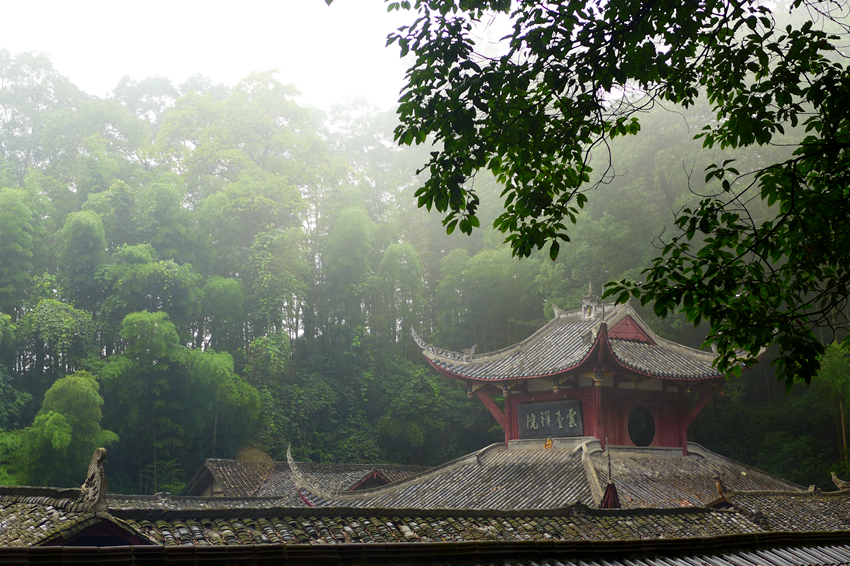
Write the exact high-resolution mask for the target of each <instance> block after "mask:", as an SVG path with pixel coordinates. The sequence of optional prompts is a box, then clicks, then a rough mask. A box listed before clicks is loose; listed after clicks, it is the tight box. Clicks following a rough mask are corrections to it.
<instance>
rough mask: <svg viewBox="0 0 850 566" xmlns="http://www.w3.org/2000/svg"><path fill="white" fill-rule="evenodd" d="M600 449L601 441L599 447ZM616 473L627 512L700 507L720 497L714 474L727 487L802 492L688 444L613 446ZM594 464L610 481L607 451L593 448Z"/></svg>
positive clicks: (601, 476) (602, 477)
mask: <svg viewBox="0 0 850 566" xmlns="http://www.w3.org/2000/svg"><path fill="white" fill-rule="evenodd" d="M594 445H595V446H598V443H594ZM609 452H610V455H611V475H612V477H613V479H614V483H615V484H616V486H617V493H618V494H619V496H620V504H621V505H622V506H623V507H624V508H638V507H657V508H667V507H686V506H690V505H694V506H701V505H705V504H707V503H709V502H711V501H714V500H715V499H717V498H718V493H717V488H716V485H715V481H714V476H715V475H719V476H720V478H721V479H722V480H723V482H724V484H725V485H726V488H727V489H738V490H792V491H801V490H802V488H801V487H800V486H798V485H796V484H793V483H791V482H788V481H785V480H783V479H781V478H778V477H776V476H772V475H770V474H767V473H765V472H761V471H759V470H756V469H755V468H751V467H749V466H745V465H743V464H739V463H737V462H735V461H733V460H729V459H728V458H724V457H722V456H719V455H717V454H714V453H712V452H710V451H708V450H706V449H705V448H703V447H701V446H699V445H698V444H694V443H692V442H689V443H688V455H687V456H682V452H681V450H680V449H672V450H671V449H663V448H627V447H610V450H609ZM590 461H591V462H593V466H594V468H595V470H596V475H597V477H598V478H599V481H600V482H601V483H602V485H606V484H607V483H608V453H605V452H602V451H599V450H592V454H591V455H590Z"/></svg>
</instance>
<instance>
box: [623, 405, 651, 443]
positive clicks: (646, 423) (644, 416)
mask: <svg viewBox="0 0 850 566" xmlns="http://www.w3.org/2000/svg"><path fill="white" fill-rule="evenodd" d="M629 438H631V439H632V443H634V445H635V446H649V445H650V444H652V441H653V440H654V439H655V419H653V418H652V413H650V412H649V411H648V410H646V409H644V408H643V407H636V408H635V410H633V411H632V412H631V414H630V415H629Z"/></svg>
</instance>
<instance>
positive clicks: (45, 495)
mask: <svg viewBox="0 0 850 566" xmlns="http://www.w3.org/2000/svg"><path fill="white" fill-rule="evenodd" d="M79 491H80V490H79V489H55V488H42V487H29V486H22V487H0V547H7V546H32V545H36V544H42V543H44V542H45V541H48V540H50V539H53V538H55V537H58V536H61V537H62V538H68V537H71V536H73V535H74V534H76V533H78V532H80V531H81V530H83V529H85V528H86V527H89V526H91V525H93V524H95V523H97V522H99V521H101V520H108V521H111V522H113V523H116V524H119V525H120V527H121V528H124V529H132V527H129V526H128V525H127V524H126V523H124V522H123V521H120V520H116V519H115V518H114V517H111V516H106V515H105V514H103V513H95V512H79V511H77V510H76V509H78V508H79V506H78V502H77V496H78V495H79Z"/></svg>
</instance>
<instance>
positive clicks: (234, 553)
mask: <svg viewBox="0 0 850 566" xmlns="http://www.w3.org/2000/svg"><path fill="white" fill-rule="evenodd" d="M0 562H2V563H4V564H6V563H11V564H19V565H25V564H39V565H41V566H46V565H51V564H56V565H66V564H88V565H92V566H95V565H104V566H106V565H110V566H113V565H115V564H146V565H150V566H154V565H159V564H302V565H311V564H322V565H325V566H330V565H346V564H394V565H396V566H403V565H408V564H409V565H411V566H412V565H414V564H418V565H423V564H434V565H436V564H452V565H455V566H765V565H768V566H839V565H845V566H846V565H847V564H848V563H850V545H848V544H847V543H846V541H844V540H843V537H842V536H828V534H827V533H805V534H791V535H790V536H789V534H788V533H782V535H780V536H775V535H770V534H767V535H766V534H762V533H754V534H750V535H732V536H724V537H712V538H702V539H698V540H697V539H692V538H686V539H651V540H642V541H561V540H535V541H489V540H484V541H475V542H463V543H446V542H422V543H418V544H416V545H415V546H414V545H409V544H398V543H373V544H358V543H352V544H333V545H310V544H283V543H279V544H259V545H239V546H201V545H199V546H194V545H186V546H178V545H169V546H161V545H158V546H120V547H114V548H97V547H86V546H79V547H64V548H61V547H60V548H49V547H47V548H43V547H41V548H40V547H34V548H15V547H6V548H0Z"/></svg>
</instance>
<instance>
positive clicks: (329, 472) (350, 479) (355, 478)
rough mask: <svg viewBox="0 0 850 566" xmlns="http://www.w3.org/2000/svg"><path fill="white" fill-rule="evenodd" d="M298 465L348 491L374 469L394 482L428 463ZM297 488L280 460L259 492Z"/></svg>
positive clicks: (273, 493) (282, 492) (288, 491)
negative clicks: (406, 464) (400, 464)
mask: <svg viewBox="0 0 850 566" xmlns="http://www.w3.org/2000/svg"><path fill="white" fill-rule="evenodd" d="M298 466H299V467H300V468H301V469H302V470H304V471H305V472H307V473H309V474H310V475H311V476H312V477H315V478H317V479H319V480H320V481H321V482H322V483H324V484H325V485H328V486H332V487H335V488H336V489H339V490H340V491H348V490H349V489H351V488H352V487H354V486H356V485H357V484H358V483H360V482H361V481H362V480H363V479H364V478H366V477H368V476H370V475H371V474H372V473H373V472H378V473H380V474H381V475H382V476H384V477H385V478H386V479H387V480H388V481H390V482H394V481H397V480H400V479H403V478H406V477H409V476H412V475H414V474H417V473H420V472H423V471H425V470H427V469H428V468H427V467H426V466H396V465H390V464H325V463H312V462H302V463H300V464H298ZM295 491H296V489H295V485H294V484H293V483H292V472H291V470H290V469H289V466H288V465H286V464H285V463H280V464H277V465H276V466H275V472H274V474H273V475H272V476H270V477H269V479H268V480H267V481H266V482H265V483H264V484H263V486H262V487H261V488H260V490H259V491H258V492H257V495H260V496H282V495H288V494H291V493H295Z"/></svg>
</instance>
